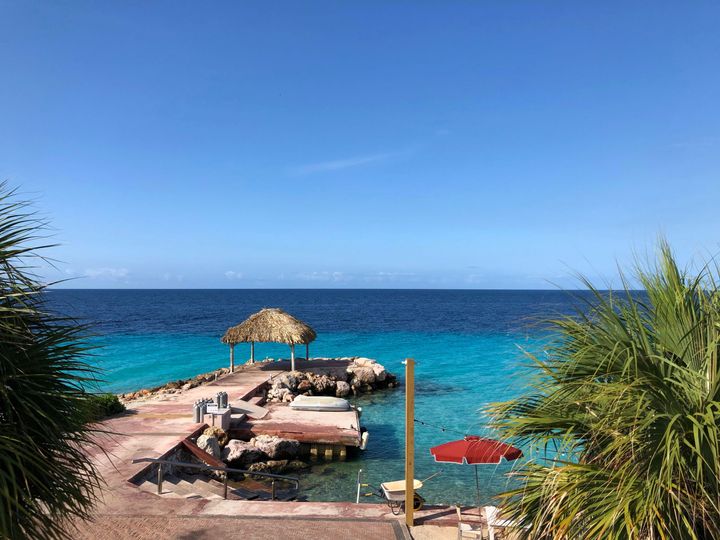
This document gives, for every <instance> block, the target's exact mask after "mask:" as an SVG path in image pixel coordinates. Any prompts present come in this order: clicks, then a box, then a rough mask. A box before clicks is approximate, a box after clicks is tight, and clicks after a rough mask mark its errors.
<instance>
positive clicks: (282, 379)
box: [273, 371, 302, 391]
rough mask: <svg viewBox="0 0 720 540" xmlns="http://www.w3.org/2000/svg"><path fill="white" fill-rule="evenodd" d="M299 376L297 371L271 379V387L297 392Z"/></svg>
mask: <svg viewBox="0 0 720 540" xmlns="http://www.w3.org/2000/svg"><path fill="white" fill-rule="evenodd" d="M301 376H302V374H301V373H299V372H297V371H291V372H290V373H283V374H281V375H278V376H277V377H275V378H274V379H273V386H276V387H278V388H287V389H289V390H290V391H295V390H297V387H298V383H299V382H300V377H301Z"/></svg>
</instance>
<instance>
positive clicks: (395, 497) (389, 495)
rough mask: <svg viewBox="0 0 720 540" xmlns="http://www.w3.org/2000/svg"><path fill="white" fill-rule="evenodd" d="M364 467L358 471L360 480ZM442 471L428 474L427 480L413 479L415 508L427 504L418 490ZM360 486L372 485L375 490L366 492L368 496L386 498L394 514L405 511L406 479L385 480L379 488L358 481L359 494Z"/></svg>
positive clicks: (418, 508)
mask: <svg viewBox="0 0 720 540" xmlns="http://www.w3.org/2000/svg"><path fill="white" fill-rule="evenodd" d="M361 472H362V469H361V470H360V471H358V480H359V477H360V473H361ZM441 472H442V471H439V472H436V473H435V474H433V475H431V476H428V477H427V478H426V479H425V480H417V479H413V491H414V494H413V510H420V509H421V508H422V507H423V504H425V499H424V498H423V496H422V495H420V494H419V493H418V490H420V489H422V487H423V484H424V483H425V482H427V481H428V480H430V479H431V478H434V477H435V476H437V475H438V474H440V473H441ZM360 486H365V487H371V488H373V489H374V491H371V492H370V493H365V496H366V497H372V496H375V497H379V498H381V499H384V500H385V502H386V503H387V505H388V507H389V508H390V511H391V512H392V513H393V515H395V516H398V515H400V513H401V512H404V511H405V480H394V481H392V482H383V483H382V484H380V487H379V488H377V487H375V486H373V485H371V484H360V483H359V482H358V494H359V488H360ZM358 500H359V497H358Z"/></svg>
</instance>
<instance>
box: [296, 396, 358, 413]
mask: <svg viewBox="0 0 720 540" xmlns="http://www.w3.org/2000/svg"><path fill="white" fill-rule="evenodd" d="M290 408H291V409H293V410H295V411H349V410H351V407H350V403H349V402H348V400H347V399H343V398H337V397H332V396H297V397H296V398H295V399H294V400H293V401H291V402H290Z"/></svg>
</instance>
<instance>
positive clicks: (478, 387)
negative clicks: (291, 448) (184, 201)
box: [49, 290, 577, 504]
mask: <svg viewBox="0 0 720 540" xmlns="http://www.w3.org/2000/svg"><path fill="white" fill-rule="evenodd" d="M573 294H577V293H573ZM49 296H50V299H51V303H52V306H53V307H54V308H55V309H56V310H58V311H60V312H62V313H63V314H66V315H72V316H75V317H78V318H80V319H81V320H84V321H86V322H90V323H92V324H93V326H94V332H95V334H97V335H98V337H97V338H94V342H95V344H97V345H99V349H98V350H97V352H96V357H95V359H94V361H95V362H96V363H97V365H98V366H100V367H101V368H102V369H103V370H104V378H105V382H104V383H103V386H104V388H105V389H106V390H108V391H113V392H124V391H129V390H135V389H139V388H142V387H149V386H155V385H159V384H162V383H165V382H168V381H170V380H175V379H180V378H186V377H190V376H192V375H196V374H198V373H203V372H206V371H210V370H212V369H216V368H218V367H221V366H226V365H227V364H228V348H227V346H225V345H223V344H222V343H220V336H222V334H223V333H224V331H225V330H226V329H227V328H228V327H229V326H232V325H235V324H237V323H239V322H241V321H242V320H244V319H245V318H246V317H247V316H248V315H250V314H252V313H254V312H255V311H258V310H259V309H261V308H263V307H280V308H283V309H285V310H287V311H288V312H290V313H291V314H293V315H295V316H297V317H299V318H300V319H302V320H304V321H306V322H307V323H309V324H310V325H311V326H313V327H314V328H315V330H316V331H317V333H318V339H317V340H316V341H315V342H314V343H313V344H312V345H311V349H310V354H311V356H367V357H370V358H375V359H377V360H378V361H379V362H381V363H382V364H383V365H385V367H386V368H387V369H388V370H389V371H391V372H392V373H395V374H396V375H398V376H400V378H401V379H402V378H403V369H404V368H403V366H402V364H401V361H402V360H403V359H404V358H405V357H413V358H415V360H416V361H417V367H416V413H415V416H416V418H417V419H418V420H420V421H423V422H425V424H427V425H422V424H418V425H417V426H416V445H417V453H416V477H417V478H421V479H422V478H425V477H428V476H430V475H431V474H433V473H434V472H437V471H438V470H441V469H442V471H443V473H442V474H441V475H440V476H438V477H436V478H434V479H432V480H430V481H429V482H428V483H427V484H426V486H425V487H424V488H423V490H422V492H421V493H422V494H423V495H424V496H425V497H426V499H428V500H429V501H430V502H436V503H456V502H462V503H466V504H469V503H472V502H474V500H475V481H474V476H473V469H472V467H470V466H465V465H453V464H438V463H434V461H433V459H432V457H431V456H430V454H429V451H428V449H429V448H430V447H431V446H434V445H437V444H440V443H443V442H446V441H449V440H453V439H457V438H460V437H461V436H462V434H463V433H468V434H487V430H486V428H485V423H486V418H485V416H484V415H483V412H482V409H483V407H484V406H485V405H487V404H488V403H492V402H494V401H499V400H504V399H507V398H509V397H511V396H513V395H515V394H517V393H518V392H520V391H521V390H522V388H523V386H524V384H525V382H524V381H525V380H526V374H525V373H524V365H525V364H526V362H525V359H524V357H523V353H522V349H525V350H530V351H535V352H542V347H543V343H544V342H545V341H546V339H547V334H546V333H545V332H544V331H543V329H542V327H541V326H539V325H538V324H537V321H538V320H539V319H542V318H545V317H554V316H557V315H558V314H561V313H570V312H571V311H572V307H573V306H574V305H575V304H576V303H577V300H576V299H573V298H572V296H571V295H570V294H569V293H566V292H562V291H445V290H443V291H440V290H437V291H428V290H128V291H115V290H112V291H111V290H54V291H51V292H50V295H49ZM246 349H247V350H246ZM255 352H256V357H257V358H264V357H268V358H281V357H288V354H289V353H288V348H287V347H285V346H282V345H275V344H257V345H256V348H255ZM303 354H304V353H303ZM243 355H246V356H248V357H249V346H248V347H242V346H240V347H236V358H237V359H238V360H241V359H242V358H243ZM355 403H356V404H357V405H359V406H362V408H363V417H362V420H363V425H364V426H365V427H367V429H368V430H369V432H370V443H369V447H368V449H367V450H366V451H365V452H363V453H361V454H360V455H359V456H358V457H357V458H355V459H352V460H349V461H347V462H344V463H330V464H327V465H318V466H316V467H314V468H313V470H312V473H311V474H309V475H307V476H306V477H304V478H303V479H302V487H303V492H304V493H306V494H308V496H309V498H310V499H311V500H354V498H355V478H356V474H357V471H358V469H360V468H362V469H363V471H364V475H365V479H366V481H368V482H370V483H371V484H375V485H377V484H379V483H380V482H382V481H387V480H395V479H400V478H402V477H403V466H404V465H403V439H404V427H403V422H404V394H403V389H402V387H401V388H400V389H394V390H392V389H390V390H386V391H382V392H379V393H376V394H373V395H371V396H368V397H362V398H359V399H356V400H355ZM441 428H444V429H445V431H443V430H442V429H441ZM510 466H511V465H509V464H503V465H500V466H497V467H496V466H483V467H480V468H479V472H480V489H481V491H482V497H483V499H485V500H487V499H488V498H489V497H490V496H492V495H494V494H495V493H497V492H499V491H501V490H503V488H504V487H505V486H506V485H507V484H506V482H507V480H506V479H505V478H504V473H505V472H507V471H508V470H509V469H510ZM365 500H367V501H373V502H377V500H376V499H372V498H366V499H365Z"/></svg>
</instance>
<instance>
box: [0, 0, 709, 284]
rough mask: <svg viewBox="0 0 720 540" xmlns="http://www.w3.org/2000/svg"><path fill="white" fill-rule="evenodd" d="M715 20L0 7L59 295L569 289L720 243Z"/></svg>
mask: <svg viewBox="0 0 720 540" xmlns="http://www.w3.org/2000/svg"><path fill="white" fill-rule="evenodd" d="M719 26H720V4H718V3H716V2H692V3H684V2H674V3H665V2H632V3H626V2H594V3H588V2H582V3H580V2H555V1H552V2H549V1H548V2H540V1H538V2H506V1H502V2H501V1H498V2H487V1H485V2H470V1H450V2H415V1H412V2H411V1H405V2H400V1H398V2H392V1H382V2H380V1H377V2H373V1H366V2H337V1H331V2H296V1H289V2H213V3H201V2H196V3H192V2H178V1H168V2H160V1H157V2H139V1H138V2H132V1H127V2H114V3H113V2H81V1H75V2H35V1H27V2H5V1H2V0H0V72H2V73H3V83H2V84H0V178H3V179H6V180H8V181H9V182H10V183H11V184H13V185H19V186H21V188H22V191H23V192H24V193H26V194H28V195H29V196H31V197H33V198H35V199H37V205H38V207H39V208H40V209H42V211H43V213H44V214H45V215H46V216H47V217H48V218H50V219H51V220H52V223H53V227H54V229H55V238H56V240H57V241H58V242H60V243H61V246H60V247H58V248H56V249H55V250H54V251H53V252H52V255H53V257H54V258H56V259H58V260H59V262H58V263H57V268H55V269H51V268H42V269H41V272H42V273H43V275H44V276H45V277H46V278H47V279H53V280H54V279H58V278H67V277H76V278H78V279H75V280H73V281H72V282H71V283H70V284H69V285H70V286H73V287H440V288H445V287H460V288H462V287H472V288H547V287H552V286H553V285H552V283H558V284H560V285H564V286H570V285H571V284H572V283H573V281H572V278H571V277H570V276H571V274H572V272H573V271H575V270H577V271H581V272H584V273H586V274H588V275H590V276H591V277H593V278H594V279H600V280H602V279H610V278H611V277H612V276H613V275H614V274H615V265H616V262H618V261H619V262H620V264H623V265H624V264H627V263H628V262H629V261H631V260H632V254H633V253H640V254H641V255H642V254H645V253H646V252H648V251H649V252H652V249H653V245H654V243H655V240H656V238H657V236H658V235H659V234H663V235H665V236H667V238H668V239H669V240H670V242H671V243H672V244H673V246H674V247H675V248H676V250H677V252H678V254H679V256H680V258H681V260H683V261H687V260H690V258H692V257H700V258H703V257H707V256H709V255H711V254H716V253H717V252H718V249H719V247H720V236H719V235H718V232H719V231H720V212H718V211H717V201H718V199H719V198H720V181H719V180H720V178H719V174H718V172H719V171H720V100H718V96H720V69H718V68H719V67H720V63H719V60H718V51H720V32H718V31H717V28H718V27H719Z"/></svg>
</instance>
